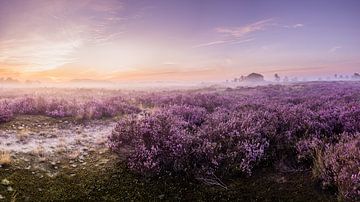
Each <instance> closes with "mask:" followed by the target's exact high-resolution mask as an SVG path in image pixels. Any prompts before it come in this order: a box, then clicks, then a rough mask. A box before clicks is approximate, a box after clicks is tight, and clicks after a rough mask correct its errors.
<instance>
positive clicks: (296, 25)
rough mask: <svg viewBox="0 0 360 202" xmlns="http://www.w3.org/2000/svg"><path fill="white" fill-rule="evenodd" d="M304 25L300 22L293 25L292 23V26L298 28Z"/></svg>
mask: <svg viewBox="0 0 360 202" xmlns="http://www.w3.org/2000/svg"><path fill="white" fill-rule="evenodd" d="M304 26H305V25H304V24H301V23H298V24H295V25H292V28H295V29H296V28H300V27H304Z"/></svg>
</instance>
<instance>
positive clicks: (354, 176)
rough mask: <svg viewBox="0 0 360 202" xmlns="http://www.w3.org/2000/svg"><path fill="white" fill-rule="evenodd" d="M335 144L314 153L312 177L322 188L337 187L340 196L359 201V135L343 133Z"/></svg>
mask: <svg viewBox="0 0 360 202" xmlns="http://www.w3.org/2000/svg"><path fill="white" fill-rule="evenodd" d="M340 137H341V138H340V140H339V142H338V143H336V144H327V145H326V146H324V148H319V149H318V150H317V152H316V158H315V163H314V169H313V171H314V175H315V176H317V177H318V178H319V179H321V180H322V183H323V186H324V187H329V186H335V187H337V189H338V191H339V193H340V194H341V196H343V197H345V198H349V199H353V200H355V201H359V200H360V134H359V133H356V134H354V135H350V134H347V133H344V134H342V135H341V136H340Z"/></svg>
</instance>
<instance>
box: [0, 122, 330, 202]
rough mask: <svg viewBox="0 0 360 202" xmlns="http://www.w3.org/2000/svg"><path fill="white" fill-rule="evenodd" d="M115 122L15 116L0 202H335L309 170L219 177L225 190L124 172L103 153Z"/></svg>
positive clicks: (5, 135)
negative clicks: (222, 178)
mask: <svg viewBox="0 0 360 202" xmlns="http://www.w3.org/2000/svg"><path fill="white" fill-rule="evenodd" d="M116 120H117V118H115V119H106V120H96V121H87V122H80V121H76V120H72V119H53V118H49V117H43V116H19V117H16V118H15V119H14V120H12V121H11V122H8V123H5V124H1V125H0V151H5V152H9V153H10V155H11V157H12V162H11V164H10V165H8V166H2V167H1V168H0V181H1V182H0V201H10V200H13V201H56V200H68V201H129V200H130V201H149V200H150V201H159V200H164V201H174V200H175V201H234V200H235V201H336V196H335V195H334V194H333V193H327V192H324V191H323V190H321V189H320V188H319V186H318V184H317V183H316V181H314V180H313V178H312V177H311V172H310V171H309V170H303V171H296V172H295V171H294V172H281V171H279V170H277V169H274V168H272V167H267V166H265V167H262V168H261V169H260V168H259V169H256V170H255V172H254V173H253V175H252V176H250V177H244V176H238V177H230V178H228V179H224V180H223V182H224V184H225V185H226V188H224V187H220V186H210V185H207V184H204V183H201V182H199V181H197V180H195V179H188V178H180V177H173V176H161V177H145V176H141V175H139V174H135V173H133V172H131V171H129V170H128V169H127V168H126V166H125V164H124V162H123V160H124V158H121V157H120V158H119V157H118V156H116V155H115V154H113V153H112V152H111V151H109V149H108V148H107V144H106V140H107V136H108V135H109V134H110V133H111V130H112V128H113V127H114V126H115V124H116Z"/></svg>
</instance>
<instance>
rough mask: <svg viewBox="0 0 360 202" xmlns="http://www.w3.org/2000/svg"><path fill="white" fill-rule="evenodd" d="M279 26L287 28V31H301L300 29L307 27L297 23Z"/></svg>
mask: <svg viewBox="0 0 360 202" xmlns="http://www.w3.org/2000/svg"><path fill="white" fill-rule="evenodd" d="M278 26H280V27H283V28H287V29H299V28H302V27H305V25H304V24H302V23H297V24H293V25H278Z"/></svg>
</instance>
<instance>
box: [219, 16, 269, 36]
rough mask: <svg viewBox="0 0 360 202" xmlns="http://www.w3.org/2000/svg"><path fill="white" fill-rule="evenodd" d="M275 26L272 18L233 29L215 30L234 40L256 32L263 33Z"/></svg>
mask: <svg viewBox="0 0 360 202" xmlns="http://www.w3.org/2000/svg"><path fill="white" fill-rule="evenodd" d="M273 24H274V23H273V19H272V18H270V19H265V20H260V21H257V22H255V23H252V24H248V25H245V26H240V27H231V28H225V27H219V28H216V29H215V30H216V31H217V32H218V33H221V34H224V35H225V36H230V37H233V38H241V37H244V36H246V35H249V34H251V33H253V32H256V31H263V30H265V28H266V27H268V26H271V25H273Z"/></svg>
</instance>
